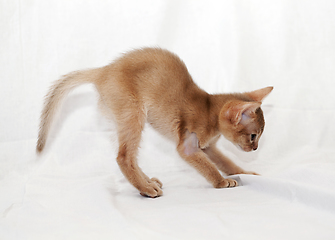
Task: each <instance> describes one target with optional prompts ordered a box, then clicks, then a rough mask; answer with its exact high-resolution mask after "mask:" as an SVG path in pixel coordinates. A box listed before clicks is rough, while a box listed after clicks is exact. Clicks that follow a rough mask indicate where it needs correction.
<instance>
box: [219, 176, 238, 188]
mask: <svg viewBox="0 0 335 240" xmlns="http://www.w3.org/2000/svg"><path fill="white" fill-rule="evenodd" d="M237 186H238V183H237V181H235V180H234V179H231V178H226V179H223V180H222V181H221V182H219V183H218V184H216V185H214V187H215V188H231V187H237Z"/></svg>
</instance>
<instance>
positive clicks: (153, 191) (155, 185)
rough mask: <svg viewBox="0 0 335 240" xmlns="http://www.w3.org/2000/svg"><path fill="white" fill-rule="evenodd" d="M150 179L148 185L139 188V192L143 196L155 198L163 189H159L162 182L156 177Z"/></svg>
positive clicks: (161, 193)
mask: <svg viewBox="0 0 335 240" xmlns="http://www.w3.org/2000/svg"><path fill="white" fill-rule="evenodd" d="M150 180H151V181H150V182H149V183H148V185H147V186H146V187H145V188H144V189H143V190H141V192H140V194H141V195H142V196H145V197H151V198H156V197H159V196H162V195H163V191H162V189H161V187H162V183H161V182H160V181H159V180H158V179H157V178H153V179H150Z"/></svg>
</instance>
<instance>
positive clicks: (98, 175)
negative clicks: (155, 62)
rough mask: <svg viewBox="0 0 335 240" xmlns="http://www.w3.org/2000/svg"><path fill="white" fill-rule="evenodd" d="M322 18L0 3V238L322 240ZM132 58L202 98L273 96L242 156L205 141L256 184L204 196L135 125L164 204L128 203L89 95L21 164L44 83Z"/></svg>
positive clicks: (325, 67) (325, 220)
mask: <svg viewBox="0 0 335 240" xmlns="http://www.w3.org/2000/svg"><path fill="white" fill-rule="evenodd" d="M334 10H335V2H334V1H331V0H329V1H312V0H305V1H292V0H290V1H289V0H286V1H266V0H259V1H211V0H209V1H208V0H207V1H154V0H152V1H148V0H147V1H135V0H134V1H102V0H100V1H79V0H76V1H65V0H48V1H9V0H2V1H1V2H0V29H1V34H0V69H1V71H0V102H1V103H0V106H1V118H0V239H6V240H7V239H19V240H22V239H33V240H37V239H62V240H63V239H71V240H74V239H81V240H83V239H192V240H193V239H250V240H252V239H266V240H268V239H286V240H288V239H294V240H296V239H334V238H335V230H334V226H335V190H334V185H335V158H334V154H335V150H334V144H335V138H334V133H335V127H334V126H335V124H334V122H335V118H334V112H335V107H334V106H335V98H334V89H335V88H334V75H335V68H334V66H335V15H334V14H333V13H334ZM141 46H161V47H164V48H167V49H169V50H171V51H173V52H175V53H177V54H178V55H179V56H180V57H181V58H182V59H183V60H184V61H185V63H186V65H187V66H188V68H189V71H190V73H191V74H192V76H193V78H194V80H195V81H196V82H197V84H198V85H199V86H200V87H202V88H203V89H205V90H206V91H208V92H211V93H214V92H232V91H233V92H234V91H249V90H254V89H257V88H261V87H266V86H270V85H273V86H274V87H275V89H274V91H273V92H272V93H271V95H270V96H269V97H268V98H267V99H266V100H265V103H264V105H263V110H264V113H265V118H266V130H265V132H264V134H263V136H262V139H261V142H260V147H259V149H258V150H257V151H256V152H254V153H244V152H240V151H239V150H238V149H236V148H235V147H234V146H233V145H232V144H231V143H229V142H228V141H227V140H225V139H222V140H220V142H219V145H220V148H221V149H222V150H223V151H224V152H225V153H226V154H227V155H228V156H229V157H231V158H232V159H233V160H234V161H235V162H236V163H237V164H238V165H240V166H242V167H244V168H245V169H247V170H252V171H256V172H259V173H260V174H261V176H247V175H239V176H234V177H235V178H236V179H237V180H238V181H239V182H240V184H241V185H242V186H240V187H237V188H232V189H213V188H212V187H211V185H210V184H209V183H207V182H206V181H205V180H204V179H203V178H202V177H201V176H200V175H199V174H198V173H196V171H195V170H194V169H192V168H191V167H190V166H188V165H187V164H186V163H185V162H183V160H182V159H180V157H179V156H178V154H177V153H176V151H175V146H174V144H173V143H171V142H169V141H168V140H166V139H165V138H164V137H162V136H160V135H159V134H157V133H156V132H154V131H153V130H152V129H151V128H150V127H149V126H148V127H147V128H146V130H145V132H144V135H143V141H142V145H141V149H140V154H139V163H140V166H141V167H142V169H143V170H144V171H145V172H146V173H147V174H148V175H149V176H155V177H158V178H159V179H160V180H161V181H162V182H163V184H164V188H163V191H164V195H163V196H162V197H160V198H156V199H149V198H144V197H141V196H140V195H139V194H138V192H137V191H136V190H135V189H134V188H133V187H132V186H131V185H130V184H129V183H128V182H127V181H126V180H125V178H124V177H123V176H122V174H121V173H120V170H119V169H118V166H117V164H116V162H115V157H116V152H117V142H116V134H115V126H114V125H113V124H112V123H108V122H107V120H105V119H103V118H102V117H101V116H100V114H99V113H98V110H97V100H96V99H97V93H96V92H95V90H94V89H93V87H92V86H90V85H88V86H82V87H80V88H78V89H77V90H75V91H74V92H73V93H72V94H71V95H69V97H68V98H67V99H66V100H65V102H64V106H63V108H62V109H61V111H60V114H59V118H58V120H57V122H56V123H55V126H54V130H53V132H52V133H51V135H50V138H49V142H48V145H47V148H46V149H45V152H44V154H43V155H42V156H40V157H37V156H36V155H35V142H36V138H37V130H38V121H39V113H40V111H41V108H42V101H43V96H44V95H45V94H46V92H47V89H48V87H49V86H50V84H51V82H52V81H54V80H56V79H57V78H59V77H60V76H61V75H62V74H66V73H68V72H70V71H74V70H79V69H83V68H90V67H98V66H103V65H105V64H108V63H109V62H110V61H111V60H112V59H114V58H116V57H117V56H119V55H120V53H122V52H125V51H127V50H129V49H132V48H136V47H141Z"/></svg>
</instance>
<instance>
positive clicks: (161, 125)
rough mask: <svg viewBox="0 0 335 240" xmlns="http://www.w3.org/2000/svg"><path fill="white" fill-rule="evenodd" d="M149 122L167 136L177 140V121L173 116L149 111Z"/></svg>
mask: <svg viewBox="0 0 335 240" xmlns="http://www.w3.org/2000/svg"><path fill="white" fill-rule="evenodd" d="M147 122H148V123H149V124H150V125H151V126H152V127H153V128H154V129H155V130H156V131H158V132H159V133H160V134H162V135H164V136H166V137H167V138H169V139H171V140H173V141H177V140H178V135H177V124H178V123H177V121H175V120H173V118H171V116H164V115H162V114H154V113H153V112H151V111H148V112H147Z"/></svg>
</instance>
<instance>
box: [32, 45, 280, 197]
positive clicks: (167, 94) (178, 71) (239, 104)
mask: <svg viewBox="0 0 335 240" xmlns="http://www.w3.org/2000/svg"><path fill="white" fill-rule="evenodd" d="M84 83H93V84H94V85H95V87H96V88H97V90H98V92H99V95H100V101H99V103H100V106H102V107H103V109H104V113H107V114H109V115H111V116H112V117H113V119H115V121H116V124H117V132H118V142H119V150H118V156H117V163H118V165H119V167H120V169H121V171H122V173H123V174H124V176H125V177H126V178H127V179H128V181H129V182H130V183H131V184H132V185H133V186H134V187H135V188H137V189H138V190H139V192H140V193H141V195H143V196H148V197H158V196H161V195H162V193H163V192H162V190H161V188H162V183H161V182H160V181H159V180H158V179H157V178H149V177H148V176H147V175H145V174H144V173H143V172H142V170H141V169H140V167H139V166H138V164H137V153H138V147H139V144H140V140H141V134H142V130H143V128H144V125H145V122H148V123H150V124H151V125H152V126H153V128H155V129H156V130H157V131H158V132H160V133H162V134H163V135H165V136H167V137H168V138H170V139H172V140H174V141H175V142H176V145H177V151H178V153H179V154H180V156H181V157H182V158H183V159H184V160H185V161H186V162H188V163H189V164H190V165H191V166H193V167H194V168H196V170H197V171H198V172H199V173H200V174H202V175H203V176H204V177H205V178H206V179H207V181H209V182H210V183H211V184H212V185H213V186H214V187H215V188H227V187H235V186H237V182H236V181H235V180H233V179H230V178H224V177H223V176H222V175H221V173H220V172H219V170H221V171H222V172H224V173H226V174H227V175H233V174H256V173H254V172H248V171H244V170H243V169H242V168H240V167H238V166H237V165H235V164H234V163H233V162H232V161H231V160H229V159H228V158H227V157H225V156H224V155H223V154H222V153H221V152H220V151H219V150H218V149H217V148H216V146H215V145H216V142H217V141H218V139H219V137H220V135H221V134H222V135H223V136H224V137H226V138H227V139H228V140H230V141H231V142H232V143H234V144H235V145H237V146H239V147H240V148H241V149H242V150H244V151H247V152H249V151H252V150H256V149H257V147H258V140H259V138H260V136H261V135H262V133H263V130H264V117H263V112H262V110H261V108H260V106H261V104H262V101H263V99H264V98H265V97H266V96H267V95H268V94H269V93H270V92H271V91H272V89H273V87H267V88H263V89H259V90H256V91H252V92H246V93H234V94H208V93H206V92H205V91H203V90H202V89H200V88H199V87H198V86H197V85H196V84H195V83H194V82H193V80H192V77H191V75H190V74H189V72H188V70H187V68H186V66H185V64H184V63H183V62H182V61H181V60H180V59H179V58H178V56H176V55H175V54H173V53H171V52H169V51H167V50H163V49H160V48H143V49H138V50H133V51H131V52H128V53H126V54H124V55H123V56H122V57H120V58H119V59H117V60H115V61H114V62H113V63H112V64H110V65H107V66H105V67H102V68H96V69H91V70H84V71H78V72H73V73H70V74H68V75H66V76H64V77H63V78H62V79H60V80H58V81H56V83H55V84H54V85H53V86H52V87H51V89H50V91H49V93H48V95H47V96H46V100H45V105H44V108H43V111H42V115H41V123H40V131H39V136H38V142H37V147H36V149H37V151H38V152H41V151H42V150H43V148H44V146H45V143H46V139H47V135H48V131H49V128H50V125H51V122H52V119H53V117H54V115H55V112H56V110H57V107H58V106H59V105H60V102H61V100H62V99H63V98H64V97H65V95H66V94H67V93H68V92H69V91H70V90H71V89H73V88H74V87H76V86H78V85H80V84H84Z"/></svg>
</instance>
